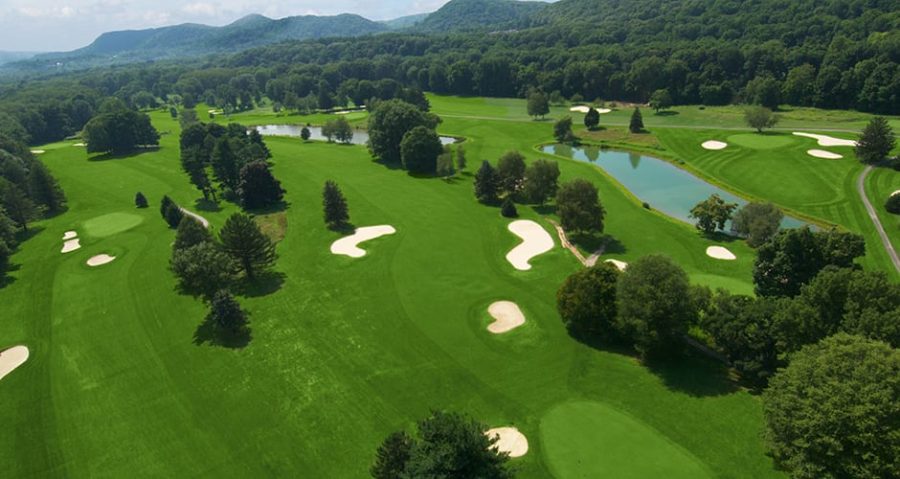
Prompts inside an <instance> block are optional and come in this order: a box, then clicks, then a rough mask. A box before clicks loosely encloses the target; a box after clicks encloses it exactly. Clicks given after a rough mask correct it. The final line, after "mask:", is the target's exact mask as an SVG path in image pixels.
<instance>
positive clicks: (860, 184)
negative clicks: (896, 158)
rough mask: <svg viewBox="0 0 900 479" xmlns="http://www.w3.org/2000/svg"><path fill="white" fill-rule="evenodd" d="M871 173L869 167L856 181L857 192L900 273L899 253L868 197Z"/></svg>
mask: <svg viewBox="0 0 900 479" xmlns="http://www.w3.org/2000/svg"><path fill="white" fill-rule="evenodd" d="M871 171H872V166H871V165H869V166H867V167H866V169H865V170H863V172H862V174H860V175H859V179H858V180H856V191H857V192H858V193H859V197H860V198H862V201H863V204H864V205H866V211H867V212H868V213H869V218H871V219H872V223H875V230H877V231H878V236H880V237H881V243H882V244H884V249H886V250H887V252H888V256H890V257H891V262H892V263H894V268H897V271H900V258H898V257H897V251H895V250H894V245H892V244H891V239H890V238H888V235H887V233H886V232H885V231H884V227H883V226H881V220H879V219H878V214H877V213H875V208H873V207H872V202H871V201H869V197H868V196H866V178H867V177H868V176H869V172H871Z"/></svg>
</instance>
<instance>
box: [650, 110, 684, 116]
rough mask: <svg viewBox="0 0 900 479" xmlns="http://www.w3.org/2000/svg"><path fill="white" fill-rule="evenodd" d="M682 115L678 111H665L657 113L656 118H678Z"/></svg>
mask: <svg viewBox="0 0 900 479" xmlns="http://www.w3.org/2000/svg"><path fill="white" fill-rule="evenodd" d="M680 114H681V113H679V112H677V111H672V110H663V111H658V112H656V116H677V115H680Z"/></svg>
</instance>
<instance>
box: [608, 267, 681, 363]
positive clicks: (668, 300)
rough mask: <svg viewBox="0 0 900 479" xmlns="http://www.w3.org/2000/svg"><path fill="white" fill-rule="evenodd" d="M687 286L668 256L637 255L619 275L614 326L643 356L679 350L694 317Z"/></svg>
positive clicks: (678, 269) (665, 353)
mask: <svg viewBox="0 0 900 479" xmlns="http://www.w3.org/2000/svg"><path fill="white" fill-rule="evenodd" d="M690 290H691V288H690V283H689V281H688V276H687V273H685V272H684V270H683V269H681V268H680V267H679V266H678V265H677V264H675V263H674V262H672V260H670V259H669V258H667V257H665V256H660V255H650V256H644V257H643V258H640V259H638V260H637V261H635V262H633V263H631V264H630V265H628V268H627V269H626V270H625V272H623V273H622V276H621V278H620V279H619V285H618V289H617V295H616V305H617V307H618V312H619V314H618V321H617V324H618V328H617V329H618V330H619V332H620V333H621V334H622V335H623V337H624V338H627V339H628V340H629V341H630V342H631V343H632V344H633V345H634V347H635V349H636V350H637V351H638V352H639V353H640V354H641V355H642V356H644V357H647V356H655V355H669V354H672V353H675V352H678V351H680V350H681V346H682V341H683V336H684V335H685V334H686V333H687V330H688V326H689V325H690V324H692V323H693V322H694V319H695V318H696V310H695V308H694V305H693V302H692V300H691V294H690Z"/></svg>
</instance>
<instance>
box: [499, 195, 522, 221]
mask: <svg viewBox="0 0 900 479" xmlns="http://www.w3.org/2000/svg"><path fill="white" fill-rule="evenodd" d="M500 214H501V215H502V216H503V217H504V218H516V217H518V216H519V212H518V211H517V210H516V203H515V202H514V201H513V200H512V197H510V196H507V197H506V198H504V199H503V203H502V204H501V205H500Z"/></svg>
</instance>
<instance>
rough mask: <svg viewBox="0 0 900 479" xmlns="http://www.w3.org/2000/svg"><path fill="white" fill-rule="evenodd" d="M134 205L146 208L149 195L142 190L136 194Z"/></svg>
mask: <svg viewBox="0 0 900 479" xmlns="http://www.w3.org/2000/svg"><path fill="white" fill-rule="evenodd" d="M134 206H136V207H138V208H146V207H147V206H148V205H147V197H146V196H144V194H143V193H141V192H140V191H138V192H137V193H135V194H134Z"/></svg>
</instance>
